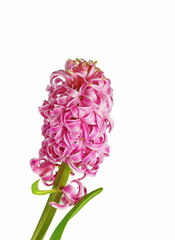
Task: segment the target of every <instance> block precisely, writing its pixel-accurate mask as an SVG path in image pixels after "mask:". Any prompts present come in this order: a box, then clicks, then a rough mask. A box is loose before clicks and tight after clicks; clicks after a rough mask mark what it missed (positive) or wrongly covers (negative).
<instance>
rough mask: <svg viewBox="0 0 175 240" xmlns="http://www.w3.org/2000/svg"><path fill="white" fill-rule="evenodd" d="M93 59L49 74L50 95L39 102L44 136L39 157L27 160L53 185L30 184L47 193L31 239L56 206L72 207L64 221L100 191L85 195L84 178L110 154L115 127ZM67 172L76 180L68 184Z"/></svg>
mask: <svg viewBox="0 0 175 240" xmlns="http://www.w3.org/2000/svg"><path fill="white" fill-rule="evenodd" d="M96 64H97V62H96V61H88V62H87V61H85V60H84V59H76V60H70V59H69V60H68V61H67V62H66V64H65V70H59V71H55V72H53V73H52V74H51V76H50V84H49V85H48V86H47V89H46V90H47V91H48V100H45V101H44V102H43V105H42V106H41V107H39V111H40V113H41V115H42V116H43V118H44V124H43V126H42V135H43V137H44V139H43V141H42V144H41V148H40V150H39V156H38V158H33V159H31V161H30V165H31V168H32V170H33V172H34V173H36V174H38V176H39V177H40V179H41V180H42V182H43V183H44V185H46V186H53V187H52V189H50V190H39V188H38V182H39V180H38V181H36V182H35V183H34V184H33V185H32V192H33V193H34V194H38V195H42V194H48V193H50V196H49V199H48V201H47V203H46V206H45V209H44V211H43V214H42V216H41V218H40V221H39V223H38V225H37V227H36V229H35V232H34V234H33V237H32V240H34V239H38V240H41V239H43V238H44V236H45V233H46V231H47V229H48V227H49V225H50V223H51V221H52V219H53V217H54V214H55V212H56V209H64V208H66V207H68V206H74V207H73V209H72V210H71V211H70V213H69V215H68V216H67V218H66V219H67V220H66V223H67V221H68V219H70V218H71V217H72V216H74V215H75V212H77V211H78V210H79V209H81V207H82V206H83V205H84V204H85V203H86V202H87V201H89V200H90V199H91V198H92V197H94V196H95V195H96V194H98V193H99V192H101V191H102V188H100V189H97V190H96V191H93V192H92V193H89V194H87V190H86V188H85V187H84V186H83V183H82V182H83V179H84V178H85V177H88V176H95V175H96V174H97V172H98V169H99V166H100V164H101V163H102V162H103V159H104V158H105V157H107V156H109V150H110V149H109V146H108V144H107V132H110V131H111V130H112V128H113V120H112V119H111V118H110V112H111V109H112V105H113V92H112V88H111V82H110V80H109V79H108V78H106V77H105V75H104V73H103V71H102V70H101V69H99V68H98V67H97V66H96ZM70 175H72V177H73V178H74V180H73V181H71V182H70V183H69V184H68V185H66V184H67V181H68V178H69V176H70ZM75 184H76V185H77V187H78V188H75V187H74V186H73V185H75ZM71 214H72V215H71ZM64 221H65V220H64ZM59 226H60V225H59ZM63 229H64V228H63ZM63 229H62V230H60V227H58V229H57V230H56V231H55V233H54V234H53V236H52V237H51V238H50V239H51V240H54V239H60V238H61V235H60V237H57V236H58V235H59V234H58V230H60V232H62V231H63Z"/></svg>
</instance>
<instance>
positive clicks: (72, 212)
mask: <svg viewBox="0 0 175 240" xmlns="http://www.w3.org/2000/svg"><path fill="white" fill-rule="evenodd" d="M102 190H103V188H98V189H96V190H94V191H92V192H90V193H89V194H87V195H85V196H84V197H82V199H81V200H80V201H79V202H77V203H76V205H75V206H74V207H73V208H72V209H71V210H70V211H69V212H68V213H67V214H66V216H65V217H64V218H63V219H62V221H61V222H60V223H59V224H58V226H57V227H56V229H55V231H54V232H53V233H52V236H51V238H50V240H60V239H61V236H62V234H63V231H64V228H65V226H66V224H67V222H68V221H69V220H70V219H71V218H72V217H73V216H74V215H75V214H76V213H77V212H78V211H80V209H81V208H82V207H83V206H84V205H85V204H86V203H87V202H89V201H90V200H91V199H92V198H93V197H95V196H96V195H98V194H99V193H101V192H102Z"/></svg>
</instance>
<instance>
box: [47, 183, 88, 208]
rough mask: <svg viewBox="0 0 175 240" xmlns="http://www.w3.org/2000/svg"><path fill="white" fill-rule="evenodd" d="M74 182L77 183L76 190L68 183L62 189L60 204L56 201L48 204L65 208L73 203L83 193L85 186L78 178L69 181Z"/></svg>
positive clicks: (84, 192)
mask: <svg viewBox="0 0 175 240" xmlns="http://www.w3.org/2000/svg"><path fill="white" fill-rule="evenodd" d="M73 182H76V183H77V185H78V192H76V190H75V188H74V187H73V186H72V185H70V184H68V185H67V186H66V187H64V188H63V189H62V192H63V196H62V198H61V202H62V204H57V203H56V202H50V203H49V204H50V205H51V206H52V207H54V208H60V209H63V208H66V207H68V206H72V205H75V204H76V203H77V202H78V201H79V200H80V199H81V198H82V197H83V196H84V195H85V194H86V188H85V187H84V186H83V184H82V183H81V182H80V181H79V180H73V181H72V182H71V183H73Z"/></svg>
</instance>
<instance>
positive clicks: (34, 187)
mask: <svg viewBox="0 0 175 240" xmlns="http://www.w3.org/2000/svg"><path fill="white" fill-rule="evenodd" d="M39 181H40V179H39V180H37V181H36V182H34V183H33V184H32V193H33V194H36V195H45V194H48V193H56V192H60V190H58V189H50V190H39V188H38V182H39Z"/></svg>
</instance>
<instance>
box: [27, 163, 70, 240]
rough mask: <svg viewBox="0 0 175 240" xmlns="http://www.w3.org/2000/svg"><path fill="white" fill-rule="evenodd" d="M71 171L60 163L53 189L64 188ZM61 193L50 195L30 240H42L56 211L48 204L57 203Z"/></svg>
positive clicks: (66, 165)
mask: <svg viewBox="0 0 175 240" xmlns="http://www.w3.org/2000/svg"><path fill="white" fill-rule="evenodd" d="M70 172H71V169H70V167H69V166H68V164H66V163H62V165H61V167H60V169H59V171H58V173H57V176H56V179H55V183H54V185H53V188H56V189H60V187H65V186H66V183H67V180H68V178H69V175H70ZM61 196H62V193H61V192H58V193H51V194H50V196H49V198H48V201H47V203H46V206H45V208H44V211H43V213H42V215H41V218H40V220H39V222H38V225H37V227H36V229H35V232H34V234H33V236H32V238H31V240H42V239H43V238H44V236H45V234H46V232H47V229H48V228H49V226H50V223H51V221H52V219H53V217H54V215H55V212H56V209H55V208H53V207H52V206H51V205H49V202H56V203H59V202H60V200H61Z"/></svg>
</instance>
